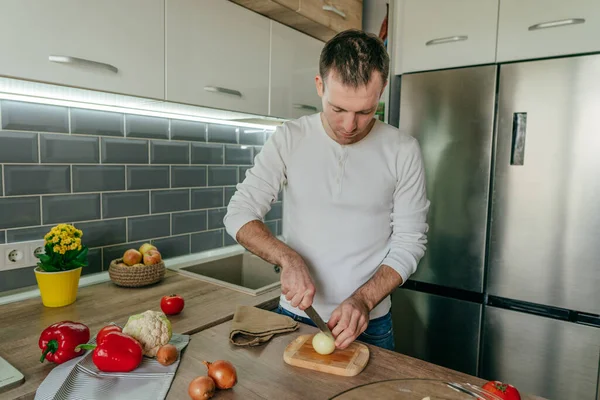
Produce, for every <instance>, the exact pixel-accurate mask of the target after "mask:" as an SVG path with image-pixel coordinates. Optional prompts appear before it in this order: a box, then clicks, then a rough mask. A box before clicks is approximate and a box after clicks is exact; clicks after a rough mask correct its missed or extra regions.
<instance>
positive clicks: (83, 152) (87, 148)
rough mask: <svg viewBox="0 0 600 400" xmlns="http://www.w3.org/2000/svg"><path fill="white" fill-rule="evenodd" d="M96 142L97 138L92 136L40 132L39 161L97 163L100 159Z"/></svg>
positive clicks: (47, 162) (97, 141)
mask: <svg viewBox="0 0 600 400" xmlns="http://www.w3.org/2000/svg"><path fill="white" fill-rule="evenodd" d="M98 143H99V138H97V137H94V136H71V135H57V134H40V157H41V162H42V164H44V163H45V164H49V163H73V164H83V163H87V164H97V163H98V161H99V160H100V153H99V144H98Z"/></svg>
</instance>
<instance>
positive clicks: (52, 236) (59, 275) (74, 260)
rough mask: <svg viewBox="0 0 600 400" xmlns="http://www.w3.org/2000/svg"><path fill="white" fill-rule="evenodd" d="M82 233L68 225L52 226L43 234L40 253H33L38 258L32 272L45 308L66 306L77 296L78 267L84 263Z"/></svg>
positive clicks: (83, 265) (85, 262)
mask: <svg viewBox="0 0 600 400" xmlns="http://www.w3.org/2000/svg"><path fill="white" fill-rule="evenodd" d="M82 236H83V232H81V231H80V230H79V229H76V228H75V227H74V226H73V225H69V224H59V225H56V226H55V227H54V228H52V229H51V230H50V232H48V233H47V234H46V236H44V241H45V245H44V253H41V254H36V257H37V258H38V259H39V260H40V261H39V262H38V263H37V267H36V268H35V270H34V271H35V279H36V280H37V283H38V287H39V289H40V294H41V296H42V303H43V304H44V305H45V306H46V307H62V306H66V305H69V304H71V303H73V302H74V301H75V299H76V298H77V289H78V287H79V277H80V276H81V269H82V268H83V267H85V266H87V264H88V262H87V253H88V248H87V247H86V246H84V245H82V244H81V237H82Z"/></svg>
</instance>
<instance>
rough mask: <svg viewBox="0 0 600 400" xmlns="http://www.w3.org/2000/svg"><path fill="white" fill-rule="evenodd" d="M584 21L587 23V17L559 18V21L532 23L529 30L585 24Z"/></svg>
mask: <svg viewBox="0 0 600 400" xmlns="http://www.w3.org/2000/svg"><path fill="white" fill-rule="evenodd" d="M583 23H585V18H569V19H559V20H558V21H548V22H541V23H539V24H535V25H531V26H530V27H529V30H530V31H537V30H539V29H546V28H559V27H561V26H567V25H577V24H583Z"/></svg>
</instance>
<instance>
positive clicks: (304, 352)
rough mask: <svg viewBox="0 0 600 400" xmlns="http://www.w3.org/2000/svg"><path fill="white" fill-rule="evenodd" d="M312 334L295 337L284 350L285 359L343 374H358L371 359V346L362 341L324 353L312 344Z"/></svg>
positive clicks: (320, 369) (297, 363) (289, 362)
mask: <svg viewBox="0 0 600 400" xmlns="http://www.w3.org/2000/svg"><path fill="white" fill-rule="evenodd" d="M313 337H314V334H312V335H301V336H298V337H297V338H296V339H294V340H293V341H292V342H291V343H290V344H288V346H287V347H286V348H285V351H284V352H283V360H284V361H285V362H286V363H287V364H289V365H293V366H296V367H301V368H307V369H312V370H315V371H320V372H326V373H328V374H334V375H341V376H355V375H358V374H359V373H360V372H361V371H362V370H363V369H364V368H365V366H366V365H367V362H368V361H369V348H368V347H367V346H365V345H364V344H362V343H358V342H352V344H350V346H348V347H346V348H345V349H343V350H338V349H336V350H335V351H334V352H333V353H331V354H328V355H322V354H319V353H317V352H316V351H315V349H314V348H313V346H312V339H313Z"/></svg>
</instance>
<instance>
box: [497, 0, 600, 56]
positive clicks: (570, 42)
mask: <svg viewBox="0 0 600 400" xmlns="http://www.w3.org/2000/svg"><path fill="white" fill-rule="evenodd" d="M599 37H600V1H598V0H569V1H564V0H527V1H522V0H501V1H500V17H499V25H498V48H497V61H498V62H503V61H513V60H523V59H532V58H543V57H552V56H559V55H566V54H576V53H587V52H595V51H599V50H600V40H599V39H598V38H599Z"/></svg>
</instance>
